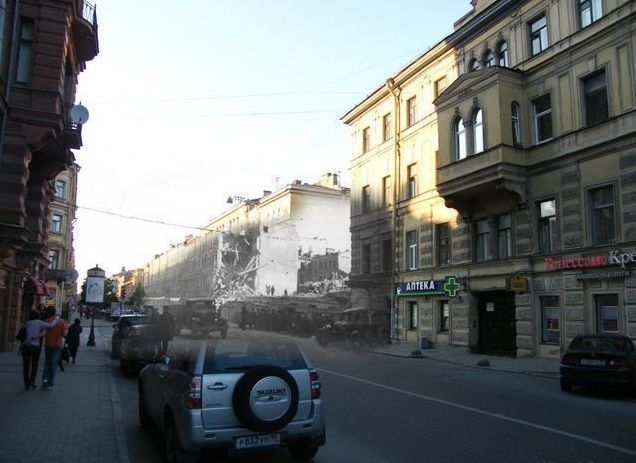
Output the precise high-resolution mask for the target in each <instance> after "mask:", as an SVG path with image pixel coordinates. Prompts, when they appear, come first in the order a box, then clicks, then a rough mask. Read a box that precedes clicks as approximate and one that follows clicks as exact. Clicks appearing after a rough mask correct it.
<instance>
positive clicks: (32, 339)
mask: <svg viewBox="0 0 636 463" xmlns="http://www.w3.org/2000/svg"><path fill="white" fill-rule="evenodd" d="M59 321H60V319H59V318H54V319H53V320H51V321H50V322H44V321H42V320H40V313H39V312H38V311H37V310H31V311H30V312H29V321H27V322H26V325H25V336H24V341H23V342H22V378H23V379H24V388H25V389H26V390H29V389H35V377H36V375H37V373H38V361H39V360H40V352H41V349H42V345H41V340H42V336H43V335H44V330H49V329H51V328H54V327H55V326H56V325H57V324H58V323H59Z"/></svg>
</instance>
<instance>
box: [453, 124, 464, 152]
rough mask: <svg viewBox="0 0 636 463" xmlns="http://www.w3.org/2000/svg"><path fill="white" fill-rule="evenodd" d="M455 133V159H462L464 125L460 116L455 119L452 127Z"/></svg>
mask: <svg viewBox="0 0 636 463" xmlns="http://www.w3.org/2000/svg"><path fill="white" fill-rule="evenodd" d="M453 132H454V135H455V137H454V138H455V160H460V159H464V158H465V157H466V154H467V153H466V127H465V126H464V121H463V120H462V118H461V117H458V118H457V119H456V120H455V124H454V127H453Z"/></svg>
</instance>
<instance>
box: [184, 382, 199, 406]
mask: <svg viewBox="0 0 636 463" xmlns="http://www.w3.org/2000/svg"><path fill="white" fill-rule="evenodd" d="M185 404H186V407H187V408H189V409H191V410H193V409H197V408H201V376H193V377H192V378H191V379H190V381H189V383H188V390H187V392H186V394H185Z"/></svg>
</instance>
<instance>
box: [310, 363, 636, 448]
mask: <svg viewBox="0 0 636 463" xmlns="http://www.w3.org/2000/svg"><path fill="white" fill-rule="evenodd" d="M317 370H318V371H320V372H323V373H327V374H330V375H334V376H340V377H342V378H346V379H350V380H352V381H358V382H360V383H364V384H368V385H370V386H375V387H379V388H381V389H386V390H387V391H392V392H399V393H400V394H405V395H409V396H411V397H416V398H418V399H422V400H428V401H430V402H435V403H438V404H442V405H448V406H449V407H455V408H459V409H461V410H466V411H469V412H473V413H478V414H480V415H485V416H489V417H491V418H497V419H499V420H503V421H508V422H511V423H516V424H519V425H521V426H527V427H530V428H534V429H540V430H542V431H546V432H551V433H553V434H558V435H560V436H565V437H570V438H572V439H576V440H580V441H583V442H587V443H588V444H592V445H596V446H599V447H604V448H606V449H611V450H615V451H617V452H620V453H624V454H626V455H631V456H636V450H631V449H628V448H625V447H619V446H617V445H612V444H608V443H607V442H602V441H599V440H596V439H590V438H589V437H585V436H581V435H579V434H574V433H571V432H567V431H561V430H560V429H556V428H551V427H550V426H543V425H540V424H536V423H531V422H530V421H524V420H520V419H518V418H512V417H510V416H506V415H501V414H499V413H493V412H489V411H486V410H481V409H479V408H474V407H468V406H466V405H461V404H457V403H455V402H449V401H448V400H444V399H438V398H436V397H431V396H427V395H423V394H417V393H415V392H410V391H406V390H404V389H399V388H397V387H392V386H387V385H386V384H382V383H376V382H374V381H369V380H366V379H362V378H358V377H356V376H351V375H346V374H344V373H337V372H335V371H331V370H325V369H324V368H317Z"/></svg>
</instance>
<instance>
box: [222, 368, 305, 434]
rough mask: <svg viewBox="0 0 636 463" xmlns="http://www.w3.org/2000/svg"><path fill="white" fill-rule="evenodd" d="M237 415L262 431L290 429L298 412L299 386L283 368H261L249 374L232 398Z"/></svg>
mask: <svg viewBox="0 0 636 463" xmlns="http://www.w3.org/2000/svg"><path fill="white" fill-rule="evenodd" d="M232 406H233V408H234V414H235V415H236V417H237V418H238V419H239V420H240V421H241V423H243V424H244V425H245V426H246V427H248V428H250V429H252V430H254V431H260V432H268V431H275V430H277V429H280V428H283V427H285V426H287V424H288V423H289V422H290V421H291V420H292V418H294V416H295V415H296V412H297V411H298V385H297V384H296V380H295V379H294V378H293V377H292V375H290V374H289V373H288V372H287V371H286V370H284V369H283V368H279V367H276V366H269V365H267V366H259V367H255V368H252V369H251V370H249V371H248V372H247V373H245V374H244V375H243V376H242V377H241V379H240V380H239V381H238V382H237V383H236V387H235V388H234V393H233V395H232Z"/></svg>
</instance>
